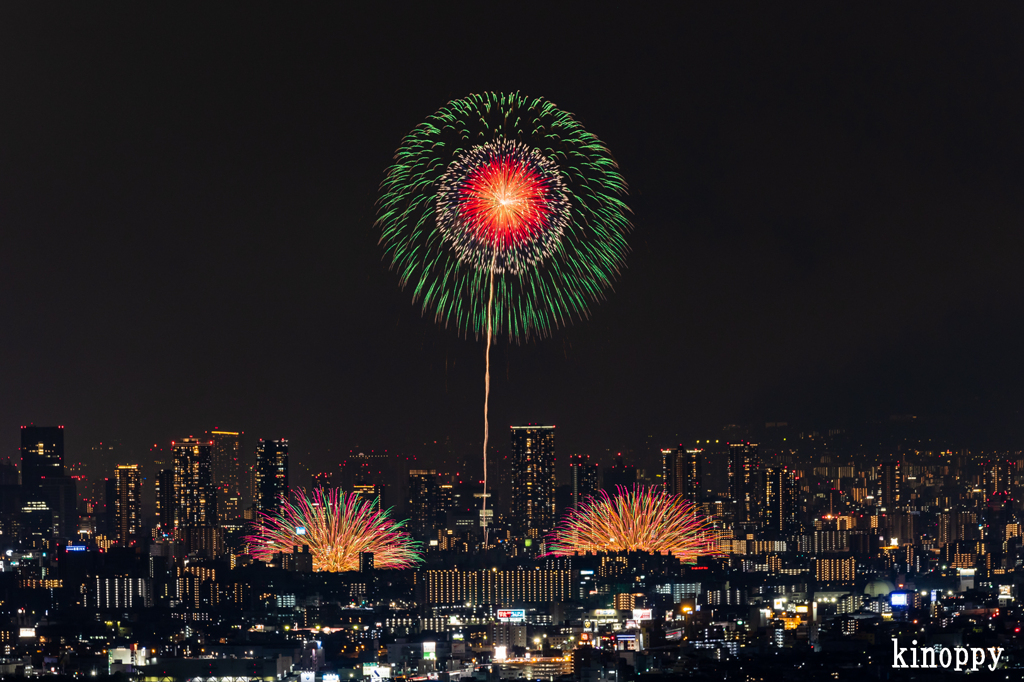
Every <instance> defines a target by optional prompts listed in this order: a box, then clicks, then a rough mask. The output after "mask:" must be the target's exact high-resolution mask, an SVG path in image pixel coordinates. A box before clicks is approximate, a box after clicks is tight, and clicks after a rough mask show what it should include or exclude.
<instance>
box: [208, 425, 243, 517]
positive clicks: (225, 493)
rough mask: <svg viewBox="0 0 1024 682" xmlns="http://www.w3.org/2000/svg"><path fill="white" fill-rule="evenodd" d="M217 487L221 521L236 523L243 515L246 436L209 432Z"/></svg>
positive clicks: (212, 465)
mask: <svg viewBox="0 0 1024 682" xmlns="http://www.w3.org/2000/svg"><path fill="white" fill-rule="evenodd" d="M208 434H209V436H210V443H211V445H212V449H211V453H210V455H211V468H212V471H213V485H214V487H216V489H217V518H218V519H219V520H220V521H222V522H223V521H227V520H232V521H233V520H235V519H238V518H239V517H240V516H241V515H242V484H243V481H244V477H243V475H242V433H241V432H240V431H219V430H218V431H209V432H208Z"/></svg>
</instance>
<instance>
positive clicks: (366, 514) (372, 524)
mask: <svg viewBox="0 0 1024 682" xmlns="http://www.w3.org/2000/svg"><path fill="white" fill-rule="evenodd" d="M376 506H377V501H376V500H365V499H362V498H360V497H359V496H358V495H355V494H352V495H345V494H344V493H343V492H341V491H340V490H338V489H336V488H335V489H332V490H325V489H323V488H316V489H314V490H313V491H312V493H311V494H310V495H306V494H305V492H304V491H301V490H300V491H298V495H297V497H296V499H295V500H294V501H290V500H288V499H286V498H281V500H280V502H279V507H278V509H277V511H276V512H275V513H271V514H264V513H261V514H260V522H259V526H258V533H257V534H255V535H251V536H248V537H246V538H245V540H246V541H247V542H248V543H250V545H251V546H252V550H251V552H252V555H253V557H255V558H256V559H258V560H261V561H269V560H270V559H272V558H273V555H274V554H277V553H278V552H285V553H291V552H293V551H294V550H295V548H296V547H298V546H302V545H305V546H307V547H309V552H310V554H311V555H312V556H313V570H314V571H352V570H355V569H357V568H359V555H360V553H362V552H372V553H373V562H374V566H375V567H377V568H408V567H410V566H413V565H414V564H416V563H417V562H419V561H421V560H422V559H421V557H420V552H419V543H417V542H415V541H413V540H412V538H411V537H409V535H408V533H406V532H405V531H404V530H403V529H402V527H403V526H404V522H403V521H394V520H393V519H391V518H390V510H387V511H381V510H380V509H377V508H376ZM300 528H301V529H303V531H302V534H299V529H300Z"/></svg>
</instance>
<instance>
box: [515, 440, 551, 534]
mask: <svg viewBox="0 0 1024 682" xmlns="http://www.w3.org/2000/svg"><path fill="white" fill-rule="evenodd" d="M511 435H512V525H513V527H514V528H515V529H516V531H517V532H518V534H519V535H520V536H521V537H524V538H540V537H543V536H544V534H545V533H547V532H548V531H549V530H551V528H552V526H554V523H555V427H554V426H535V425H527V426H513V427H512V434H511Z"/></svg>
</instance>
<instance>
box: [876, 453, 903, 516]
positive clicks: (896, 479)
mask: <svg viewBox="0 0 1024 682" xmlns="http://www.w3.org/2000/svg"><path fill="white" fill-rule="evenodd" d="M902 486H903V471H902V468H901V465H900V462H899V461H895V462H882V463H881V464H879V465H878V506H880V507H883V508H885V509H895V508H896V507H897V506H899V504H900V502H901V501H902V496H901V488H902Z"/></svg>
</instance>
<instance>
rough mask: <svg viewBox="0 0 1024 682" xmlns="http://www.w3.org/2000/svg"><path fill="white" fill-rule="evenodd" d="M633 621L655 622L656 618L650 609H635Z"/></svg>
mask: <svg viewBox="0 0 1024 682" xmlns="http://www.w3.org/2000/svg"><path fill="white" fill-rule="evenodd" d="M633 620H635V621H637V622H640V621H642V620H654V616H653V615H652V613H651V610H650V609H633Z"/></svg>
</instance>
